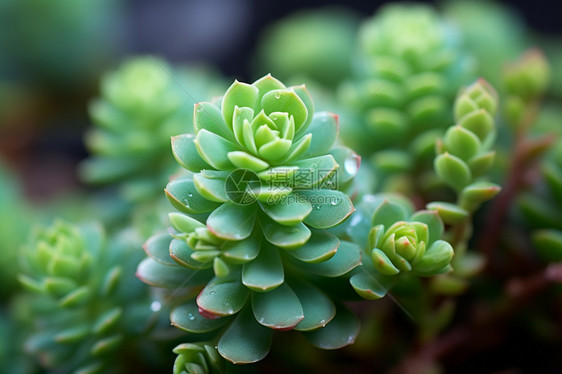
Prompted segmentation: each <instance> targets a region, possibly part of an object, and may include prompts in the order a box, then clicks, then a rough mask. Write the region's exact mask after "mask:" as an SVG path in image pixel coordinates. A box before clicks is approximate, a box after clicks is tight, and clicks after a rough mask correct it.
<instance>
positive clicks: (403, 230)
mask: <svg viewBox="0 0 562 374" xmlns="http://www.w3.org/2000/svg"><path fill="white" fill-rule="evenodd" d="M347 230H348V233H349V235H350V236H351V237H352V238H353V239H354V241H355V242H357V243H358V244H359V245H361V246H362V247H363V261H362V266H360V267H358V268H356V269H355V270H354V271H353V273H352V276H351V278H350V283H351V285H352V287H353V288H354V289H355V291H356V292H357V293H358V294H359V295H360V296H361V297H363V298H365V299H378V298H381V297H383V296H384V295H385V294H386V292H387V291H388V289H389V288H390V287H391V286H392V285H394V284H395V283H396V281H397V278H396V276H398V275H400V274H414V275H418V276H423V277H429V276H434V275H437V274H443V273H446V272H448V271H450V270H451V269H452V268H451V266H450V263H451V260H452V259H453V255H454V251H453V248H452V246H451V245H450V244H449V243H448V242H446V241H444V240H442V237H443V231H444V228H443V222H442V221H441V219H440V218H439V215H438V214H437V212H435V211H431V210H421V211H417V212H413V207H412V204H411V203H410V202H409V201H408V200H407V199H405V198H403V197H401V196H399V195H391V194H380V195H366V196H365V197H364V198H363V200H362V202H361V204H360V206H359V208H358V211H357V213H355V214H354V216H353V217H352V221H351V223H350V225H349V226H348V228H347Z"/></svg>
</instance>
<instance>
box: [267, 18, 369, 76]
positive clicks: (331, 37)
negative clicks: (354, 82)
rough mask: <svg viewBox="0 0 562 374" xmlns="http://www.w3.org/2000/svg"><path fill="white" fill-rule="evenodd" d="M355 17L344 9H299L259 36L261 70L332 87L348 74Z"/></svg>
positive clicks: (353, 43)
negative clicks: (299, 10)
mask: <svg viewBox="0 0 562 374" xmlns="http://www.w3.org/2000/svg"><path fill="white" fill-rule="evenodd" d="M358 24H359V20H358V17H357V16H356V15H355V14H353V13H352V12H351V11H349V10H347V9H345V8H325V9H315V10H313V11H301V12H298V13H295V14H292V15H290V16H288V17H286V18H284V19H282V20H281V21H279V22H277V23H275V24H273V25H271V26H269V28H268V29H267V30H266V31H265V32H264V34H263V35H262V36H261V40H260V44H259V46H258V53H257V55H258V59H259V61H260V63H259V65H260V68H261V70H264V69H265V70H266V71H274V72H275V75H276V76H278V77H279V78H281V79H283V80H287V79H293V78H295V77H296V78H298V79H301V80H304V81H310V80H312V81H316V82H317V83H320V84H322V85H324V86H327V87H334V86H335V85H337V84H339V83H340V82H341V81H342V80H344V79H346V78H348V77H349V76H350V74H351V66H352V63H353V59H352V58H350V57H352V56H353V55H354V53H355V52H354V51H355V34H356V32H357V27H358Z"/></svg>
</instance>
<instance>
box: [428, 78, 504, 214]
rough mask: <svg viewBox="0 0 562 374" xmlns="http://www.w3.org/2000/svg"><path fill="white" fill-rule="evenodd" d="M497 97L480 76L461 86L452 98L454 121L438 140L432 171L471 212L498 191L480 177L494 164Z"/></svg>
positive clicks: (460, 203)
mask: <svg viewBox="0 0 562 374" xmlns="http://www.w3.org/2000/svg"><path fill="white" fill-rule="evenodd" d="M497 107H498V97H497V94H496V91H495V90H494V88H493V87H492V86H491V85H490V84H488V83H487V82H486V81H485V80H483V79H480V80H478V81H477V82H475V83H473V84H472V85H470V86H469V87H467V88H466V89H464V90H462V91H461V92H460V93H459V95H458V97H457V99H456V101H455V119H456V121H457V124H456V125H455V126H452V127H450V128H449V129H448V130H447V132H446V133H445V136H444V138H443V139H442V140H439V141H438V142H437V146H436V148H437V153H438V155H437V157H436V158H435V162H434V166H435V171H436V172H437V175H438V176H439V178H440V179H441V180H442V181H443V182H444V183H446V184H447V185H449V186H450V187H452V188H453V189H455V191H456V192H457V193H458V197H459V201H458V208H460V209H462V210H465V211H467V212H474V211H475V210H476V209H477V208H478V207H479V206H480V205H481V204H482V203H483V202H485V201H487V200H489V199H491V198H492V197H494V196H495V195H496V194H497V193H498V192H499V186H497V185H495V184H493V183H489V182H485V181H479V180H477V178H478V177H479V176H482V175H483V174H485V173H486V171H488V170H489V169H490V167H491V166H492V165H493V162H494V158H495V151H494V150H493V149H492V147H493V145H494V141H495V138H496V134H497V131H496V128H495V124H494V115H495V113H496V109H497ZM428 208H430V209H432V208H435V209H437V211H439V210H442V209H443V205H441V206H436V205H435V203H433V205H432V206H428ZM441 218H442V219H444V220H445V222H447V223H454V222H452V221H451V219H452V220H453V221H456V219H455V218H454V217H449V214H447V213H445V212H444V214H443V215H441Z"/></svg>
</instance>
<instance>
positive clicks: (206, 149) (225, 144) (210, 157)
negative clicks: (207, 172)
mask: <svg viewBox="0 0 562 374" xmlns="http://www.w3.org/2000/svg"><path fill="white" fill-rule="evenodd" d="M195 146H196V147H197V151H198V152H199V155H201V157H202V158H203V159H204V160H205V161H206V162H207V163H208V164H209V165H211V166H212V167H214V168H216V169H218V170H231V169H234V168H235V166H234V164H233V163H232V162H231V161H230V159H229V158H228V154H229V152H235V151H240V150H241V149H240V148H239V147H238V146H237V145H236V144H234V143H232V142H229V141H228V140H226V139H225V138H223V137H220V136H218V135H216V134H214V133H212V132H210V131H207V130H201V131H199V132H198V133H197V137H196V138H195Z"/></svg>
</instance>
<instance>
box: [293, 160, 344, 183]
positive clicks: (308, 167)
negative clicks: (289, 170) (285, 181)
mask: <svg viewBox="0 0 562 374" xmlns="http://www.w3.org/2000/svg"><path fill="white" fill-rule="evenodd" d="M291 166H297V167H298V168H299V169H298V170H296V171H295V172H294V178H293V180H292V182H293V184H294V187H295V188H312V187H314V186H316V185H318V184H320V183H322V181H324V180H325V179H326V178H328V177H329V176H330V174H332V172H333V171H335V170H336V169H337V168H338V164H337V163H336V160H335V159H334V157H333V156H332V155H324V156H320V157H314V158H309V159H306V160H301V161H295V162H292V163H291Z"/></svg>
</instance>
